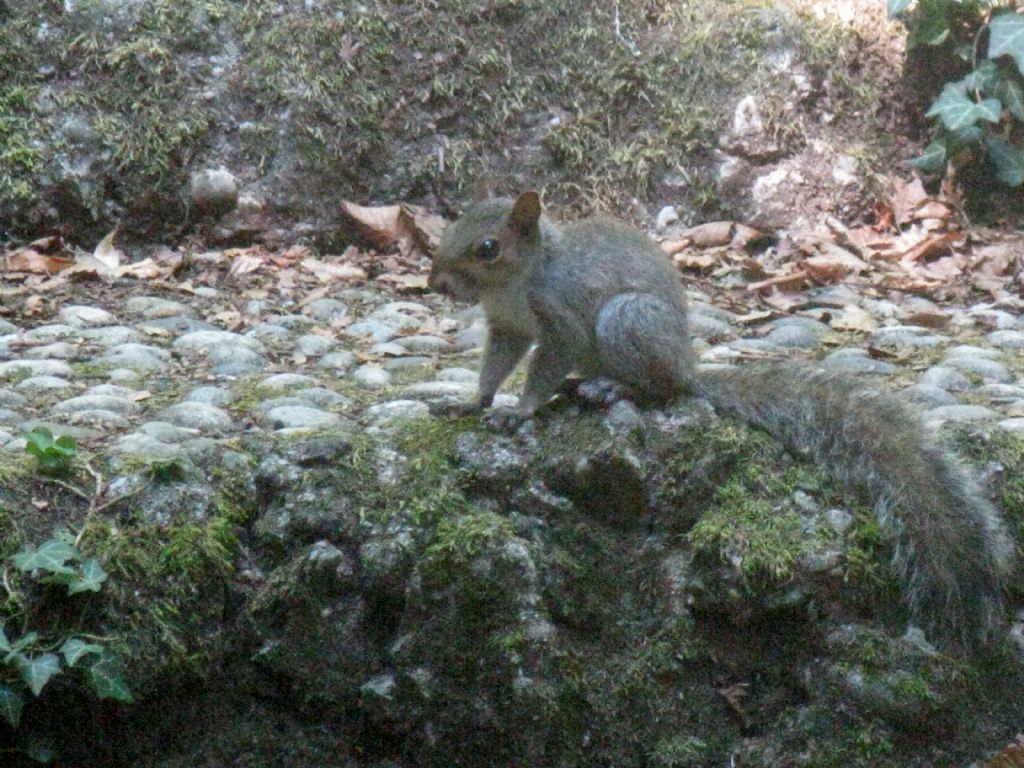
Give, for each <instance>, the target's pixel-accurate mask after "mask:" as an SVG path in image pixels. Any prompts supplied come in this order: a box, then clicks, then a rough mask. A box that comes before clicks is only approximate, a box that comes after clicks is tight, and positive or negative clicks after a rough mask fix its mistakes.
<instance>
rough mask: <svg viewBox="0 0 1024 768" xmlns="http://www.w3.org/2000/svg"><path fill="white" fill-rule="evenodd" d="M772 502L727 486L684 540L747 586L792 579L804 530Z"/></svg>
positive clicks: (794, 517)
mask: <svg viewBox="0 0 1024 768" xmlns="http://www.w3.org/2000/svg"><path fill="white" fill-rule="evenodd" d="M776 504H777V502H772V501H769V500H764V499H756V498H751V497H750V492H749V491H748V490H747V489H746V488H745V487H743V486H742V485H741V484H739V483H737V482H735V481H733V482H730V483H729V484H728V485H726V486H723V487H722V488H721V489H719V491H718V493H716V494H715V500H714V506H713V507H712V509H711V510H710V511H708V512H706V513H705V514H704V516H703V517H702V518H701V521H700V522H699V523H697V525H695V526H694V527H693V530H691V531H690V533H689V534H688V535H687V540H688V541H689V542H690V543H691V544H692V545H693V546H694V547H695V548H696V549H697V550H698V551H701V552H704V553H707V554H711V555H713V556H715V557H716V558H719V559H721V560H722V561H723V562H727V563H728V562H731V563H733V564H734V565H735V566H736V568H737V570H738V572H739V574H740V575H741V577H742V578H743V581H744V582H745V583H746V584H747V585H748V586H751V587H755V586H759V585H761V584H764V583H779V582H783V581H786V580H788V579H790V578H791V577H792V576H793V569H794V566H795V565H796V563H797V562H798V561H799V558H800V554H801V553H802V552H803V551H805V549H806V547H807V532H806V526H805V525H804V524H803V521H802V520H801V519H800V517H799V515H797V514H796V513H794V512H793V511H791V510H779V509H777V508H776Z"/></svg>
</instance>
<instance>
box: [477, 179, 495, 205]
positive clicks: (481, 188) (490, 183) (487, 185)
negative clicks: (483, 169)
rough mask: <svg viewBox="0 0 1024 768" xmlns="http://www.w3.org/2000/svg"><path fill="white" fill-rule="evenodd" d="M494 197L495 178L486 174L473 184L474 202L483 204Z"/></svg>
mask: <svg viewBox="0 0 1024 768" xmlns="http://www.w3.org/2000/svg"><path fill="white" fill-rule="evenodd" d="M492 197H494V177H492V176H491V174H489V173H485V174H483V175H481V176H480V178H478V179H477V180H476V181H475V182H474V183H473V202H474V203H482V202H483V201H484V200H489V199H490V198H492Z"/></svg>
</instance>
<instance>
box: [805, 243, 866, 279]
mask: <svg viewBox="0 0 1024 768" xmlns="http://www.w3.org/2000/svg"><path fill="white" fill-rule="evenodd" d="M800 266H801V267H802V268H803V269H804V270H805V271H806V272H807V274H809V275H810V276H811V277H812V278H814V279H815V280H816V281H818V282H820V283H834V282H837V281H839V280H842V279H843V278H844V277H846V276H847V275H848V274H850V273H851V272H854V273H859V272H865V271H867V269H868V268H869V265H868V264H867V262H865V261H862V260H861V259H858V258H857V257H856V256H854V255H853V254H852V253H850V252H849V251H844V250H843V249H842V248H839V247H838V246H836V247H835V248H833V249H832V250H831V251H830V252H829V253H827V254H821V255H820V256H809V257H808V258H806V259H803V260H802V261H801V262H800Z"/></svg>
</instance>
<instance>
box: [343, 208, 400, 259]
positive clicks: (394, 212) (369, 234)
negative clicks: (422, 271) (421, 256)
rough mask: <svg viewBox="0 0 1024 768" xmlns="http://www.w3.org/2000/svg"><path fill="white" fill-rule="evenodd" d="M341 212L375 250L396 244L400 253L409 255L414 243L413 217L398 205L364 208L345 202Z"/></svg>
mask: <svg viewBox="0 0 1024 768" xmlns="http://www.w3.org/2000/svg"><path fill="white" fill-rule="evenodd" d="M341 210H342V211H344V212H345V213H346V214H347V215H348V216H349V218H351V219H352V220H353V221H354V222H355V224H356V227H357V228H358V229H359V231H360V232H361V233H362V234H363V236H364V237H365V238H366V239H367V240H369V241H370V242H371V243H373V245H374V246H376V247H377V248H387V247H389V246H391V245H394V244H396V243H397V244H398V247H399V250H400V251H401V252H402V253H409V252H410V251H411V250H412V247H413V244H414V243H415V242H416V239H417V234H416V225H415V221H414V218H413V215H412V214H411V213H409V211H407V210H404V209H403V208H402V206H400V205H382V206H377V207H373V208H370V207H366V206H362V205H356V204H355V203H352V202H349V201H348V200H345V201H343V202H342V204H341Z"/></svg>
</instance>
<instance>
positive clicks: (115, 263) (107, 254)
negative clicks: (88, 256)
mask: <svg viewBox="0 0 1024 768" xmlns="http://www.w3.org/2000/svg"><path fill="white" fill-rule="evenodd" d="M119 229H120V227H114V228H113V229H112V230H110V232H108V233H107V235H106V237H104V238H103V239H102V240H100V241H99V243H98V244H97V245H96V248H95V250H93V252H92V258H93V259H95V260H96V261H97V262H99V263H100V264H102V265H103V266H104V267H105V268H106V269H107V270H109V271H111V272H113V271H114V270H116V269H117V268H118V267H119V266H121V262H123V261H124V252H123V251H122V250H121V249H120V248H118V247H117V246H115V245H114V238H116V237H117V234H118V230H119Z"/></svg>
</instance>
